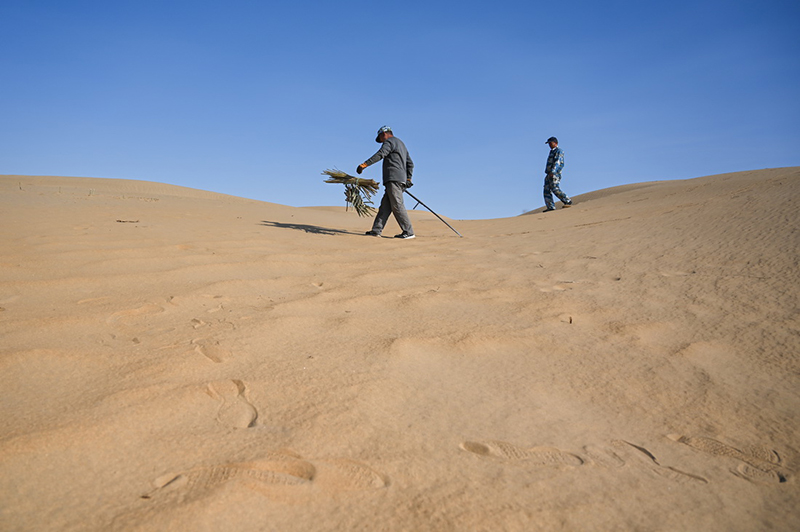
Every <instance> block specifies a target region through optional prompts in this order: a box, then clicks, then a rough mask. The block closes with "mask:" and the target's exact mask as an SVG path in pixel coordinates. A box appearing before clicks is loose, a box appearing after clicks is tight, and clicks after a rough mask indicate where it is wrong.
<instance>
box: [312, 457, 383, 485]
mask: <svg viewBox="0 0 800 532" xmlns="http://www.w3.org/2000/svg"><path fill="white" fill-rule="evenodd" d="M314 464H315V465H316V468H317V476H316V477H315V478H314V483H315V484H316V485H318V486H321V487H323V488H324V489H326V490H329V491H361V490H374V489H380V488H384V487H386V486H388V485H389V479H388V478H386V477H385V476H384V475H382V474H381V473H378V472H377V471H375V470H374V469H372V468H371V467H369V466H367V465H366V464H362V463H361V462H356V461H355V460H350V459H348V458H329V459H321V460H314Z"/></svg>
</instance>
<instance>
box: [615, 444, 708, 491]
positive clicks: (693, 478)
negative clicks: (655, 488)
mask: <svg viewBox="0 0 800 532" xmlns="http://www.w3.org/2000/svg"><path fill="white" fill-rule="evenodd" d="M611 445H612V446H613V447H614V450H615V453H616V452H618V453H619V454H621V455H622V456H623V457H626V458H629V459H631V460H632V461H635V462H637V463H639V464H641V465H643V466H645V467H647V469H649V470H650V471H652V472H654V473H656V474H657V475H659V476H662V477H664V478H666V479H669V480H672V481H675V482H700V483H702V484H708V480H706V479H704V478H703V477H700V476H697V475H693V474H691V473H687V472H686V471H681V470H680V469H676V468H674V467H670V466H662V465H661V464H660V463H659V462H658V460H657V459H656V457H655V456H654V455H653V453H651V452H650V451H648V450H647V449H645V448H644V447H640V446H639V445H635V444H633V443H630V442H627V441H624V440H613V441H612V442H611Z"/></svg>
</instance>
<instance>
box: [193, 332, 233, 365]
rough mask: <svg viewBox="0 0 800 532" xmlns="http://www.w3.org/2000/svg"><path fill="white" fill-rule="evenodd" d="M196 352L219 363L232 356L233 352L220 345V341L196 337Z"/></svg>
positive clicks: (194, 342)
mask: <svg viewBox="0 0 800 532" xmlns="http://www.w3.org/2000/svg"><path fill="white" fill-rule="evenodd" d="M192 345H193V346H194V352H195V353H197V354H200V355H203V356H204V357H206V358H207V359H209V360H210V361H212V362H215V363H217V364H219V363H221V362H224V361H225V360H227V359H228V358H230V355H231V352H230V351H228V350H227V349H225V348H223V347H221V346H220V345H219V341H217V340H210V339H208V338H195V339H194V340H192Z"/></svg>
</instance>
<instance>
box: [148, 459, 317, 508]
mask: <svg viewBox="0 0 800 532" xmlns="http://www.w3.org/2000/svg"><path fill="white" fill-rule="evenodd" d="M315 474H316V469H315V468H314V466H313V465H312V464H311V463H309V462H308V461H306V460H302V459H300V458H299V457H298V456H296V455H293V454H283V453H270V454H269V455H268V456H267V457H265V458H264V459H261V460H256V461H253V462H239V463H229V464H220V465H217V466H212V467H198V468H194V469H190V470H189V471H185V472H183V473H180V474H177V475H176V474H166V475H162V476H161V477H159V478H157V479H156V480H155V481H154V482H153V484H154V485H155V489H154V490H153V491H151V492H150V493H147V494H145V495H142V498H143V499H151V498H153V497H154V496H157V497H168V498H172V497H180V498H181V499H183V500H184V501H188V500H194V499H199V498H202V497H204V496H206V495H207V494H209V493H210V492H212V491H214V490H215V489H217V488H218V487H220V486H222V485H224V484H228V483H232V482H236V483H239V484H241V485H244V486H245V487H248V488H250V489H254V490H256V491H260V492H262V493H265V494H269V493H270V490H274V489H276V488H291V487H292V486H304V485H309V484H310V483H311V480H312V479H313V478H314V475H315ZM275 494H276V495H277V494H278V493H277V492H276V493H275Z"/></svg>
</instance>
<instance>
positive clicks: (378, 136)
mask: <svg viewBox="0 0 800 532" xmlns="http://www.w3.org/2000/svg"><path fill="white" fill-rule="evenodd" d="M391 132H392V128H390V127H389V126H383V127H382V128H380V129H379V130H378V134H377V135H376V136H375V142H380V140H378V139H379V138H380V136H381V133H391Z"/></svg>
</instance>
